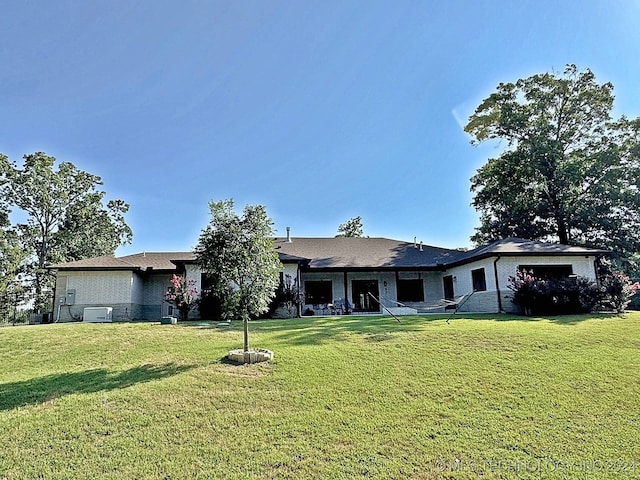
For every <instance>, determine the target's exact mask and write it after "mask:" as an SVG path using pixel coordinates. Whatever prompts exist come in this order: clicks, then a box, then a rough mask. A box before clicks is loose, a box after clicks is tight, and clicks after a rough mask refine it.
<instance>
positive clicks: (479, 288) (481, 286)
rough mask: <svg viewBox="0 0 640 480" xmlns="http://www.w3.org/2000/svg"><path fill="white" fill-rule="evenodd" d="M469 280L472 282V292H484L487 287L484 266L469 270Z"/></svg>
mask: <svg viewBox="0 0 640 480" xmlns="http://www.w3.org/2000/svg"><path fill="white" fill-rule="evenodd" d="M471 281H472V282H473V291H474V292H484V291H485V290H486V289H487V277H486V275H485V273H484V268H477V269H475V270H471Z"/></svg>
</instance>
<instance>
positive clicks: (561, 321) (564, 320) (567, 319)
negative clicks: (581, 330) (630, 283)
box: [494, 313, 623, 325]
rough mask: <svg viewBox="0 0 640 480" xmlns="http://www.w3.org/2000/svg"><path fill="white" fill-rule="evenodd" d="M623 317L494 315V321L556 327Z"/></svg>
mask: <svg viewBox="0 0 640 480" xmlns="http://www.w3.org/2000/svg"><path fill="white" fill-rule="evenodd" d="M622 317H623V315H621V314H618V313H584V314H576V315H549V316H543V315H533V316H526V315H506V316H504V317H501V316H499V315H497V314H496V316H495V317H494V319H495V320H498V321H503V322H540V321H546V322H552V323H556V324H558V325H577V324H578V323H581V322H584V321H586V320H605V319H609V318H622Z"/></svg>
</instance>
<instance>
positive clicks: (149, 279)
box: [49, 236, 608, 321]
mask: <svg viewBox="0 0 640 480" xmlns="http://www.w3.org/2000/svg"><path fill="white" fill-rule="evenodd" d="M274 246H275V249H276V251H277V252H278V255H279V256H280V260H281V262H282V264H283V269H282V273H281V276H282V278H283V279H285V278H286V279H290V280H292V281H293V282H295V283H297V284H298V285H300V286H301V287H302V289H303V290H304V293H305V304H304V305H303V306H302V311H303V312H308V313H311V312H313V313H314V314H334V313H338V314H339V313H344V311H345V308H346V307H348V308H349V310H350V311H351V312H353V313H381V314H384V313H388V312H394V313H410V312H412V313H415V312H421V313H429V312H432V313H442V312H444V311H446V310H447V308H452V307H455V306H457V307H458V308H459V310H460V311H463V312H484V313H496V312H504V311H506V312H509V311H514V310H515V306H514V305H513V304H512V302H511V300H510V298H511V293H512V292H511V290H509V288H508V284H509V277H510V276H513V275H514V274H515V273H516V271H518V270H523V269H524V270H527V271H533V273H534V275H539V276H555V277H568V276H580V277H585V278H589V279H592V280H596V279H597V270H596V264H595V262H596V260H597V259H598V258H599V257H600V256H602V255H606V254H607V253H608V252H606V251H604V250H597V249H591V248H584V247H577V246H569V245H559V244H552V243H544V242H537V241H529V240H523V239H518V238H508V239H504V240H499V241H496V242H493V243H491V244H488V245H485V246H481V247H478V248H475V249H473V250H468V251H463V250H452V249H447V248H439V247H433V246H427V245H422V244H421V243H420V244H418V243H416V242H404V241H399V240H392V239H388V238H351V237H334V238H299V237H296V238H292V237H290V236H288V237H284V238H281V237H280V238H275V239H274ZM195 260H196V259H195V255H194V254H193V253H192V252H170V253H166V252H165V253H148V252H147V253H139V254H135V255H127V256H123V257H112V256H104V257H97V258H91V259H86V260H79V261H76V262H69V263H62V264H57V265H51V266H50V267H49V268H50V269H51V270H53V271H55V273H56V288H55V294H54V312H53V315H54V320H56V321H73V320H79V319H80V318H81V317H82V314H83V309H84V308H86V307H111V308H112V310H113V319H114V320H115V321H117V320H134V319H135V320H139V319H148V320H157V319H159V318H161V317H163V316H167V315H171V314H172V313H173V311H172V306H171V305H169V304H167V303H165V302H164V301H163V297H164V292H166V291H167V289H168V287H170V278H171V275H172V274H184V275H186V276H187V278H189V279H193V280H195V282H196V287H197V289H198V291H201V290H202V287H203V285H204V284H205V283H206V278H205V277H203V275H202V272H201V271H200V269H199V267H198V265H197V264H196V261H195ZM192 316H193V317H194V318H198V317H199V312H198V311H194V312H192Z"/></svg>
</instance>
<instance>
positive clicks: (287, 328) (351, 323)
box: [249, 316, 446, 345]
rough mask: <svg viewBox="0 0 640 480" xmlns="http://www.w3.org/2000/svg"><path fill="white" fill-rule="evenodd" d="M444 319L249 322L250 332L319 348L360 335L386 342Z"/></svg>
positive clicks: (356, 317)
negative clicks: (396, 335)
mask: <svg viewBox="0 0 640 480" xmlns="http://www.w3.org/2000/svg"><path fill="white" fill-rule="evenodd" d="M445 318H446V317H440V316H437V317H435V316H434V317H402V318H401V323H397V322H396V321H395V320H394V319H393V318H392V317H388V316H384V317H383V316H371V317H369V316H343V317H303V318H296V319H289V320H262V321H259V322H252V324H251V325H250V327H249V328H250V330H251V331H253V332H256V333H258V332H264V333H269V334H272V335H273V336H274V338H275V339H276V340H280V341H283V342H285V343H287V344H290V345H318V344H322V343H325V342H329V341H335V340H337V339H340V338H343V337H346V336H349V335H354V334H355V335H363V336H365V339H367V338H368V337H371V338H372V339H373V338H375V339H378V340H379V339H380V338H383V337H384V338H386V336H389V338H391V337H390V336H391V335H392V334H393V333H395V332H411V331H418V330H422V329H423V328H424V327H425V324H427V323H431V322H433V321H435V320H444V319H445Z"/></svg>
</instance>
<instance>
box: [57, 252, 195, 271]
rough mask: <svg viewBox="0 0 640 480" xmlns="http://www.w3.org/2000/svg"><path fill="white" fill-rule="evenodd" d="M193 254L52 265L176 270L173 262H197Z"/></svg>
mask: <svg viewBox="0 0 640 480" xmlns="http://www.w3.org/2000/svg"><path fill="white" fill-rule="evenodd" d="M195 258H196V257H195V254H194V253H193V252H145V253H136V254H133V255H125V256H123V257H113V256H110V255H106V256H102V257H95V258H87V259H84V260H78V261H76V262H68V263H59V264H56V265H50V266H49V268H52V269H58V270H176V265H175V263H173V262H191V261H194V260H195Z"/></svg>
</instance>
